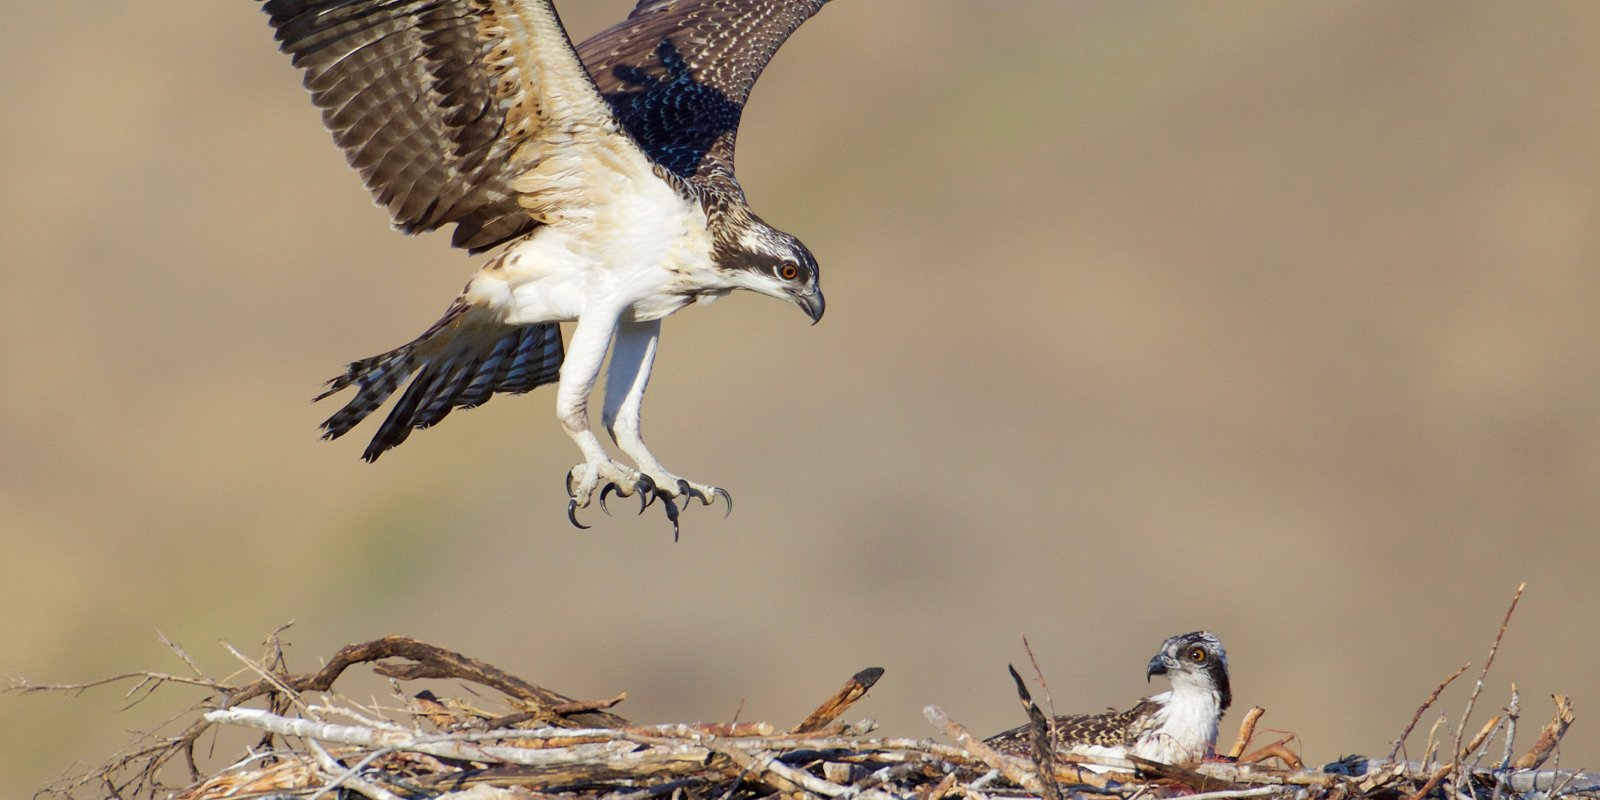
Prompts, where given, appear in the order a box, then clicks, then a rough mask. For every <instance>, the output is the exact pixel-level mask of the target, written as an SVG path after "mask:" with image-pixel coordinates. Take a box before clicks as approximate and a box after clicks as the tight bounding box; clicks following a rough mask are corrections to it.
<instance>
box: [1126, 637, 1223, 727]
mask: <svg viewBox="0 0 1600 800" xmlns="http://www.w3.org/2000/svg"><path fill="white" fill-rule="evenodd" d="M1156 675H1165V676H1167V679H1168V680H1170V681H1172V690H1173V692H1174V693H1183V692H1193V691H1199V692H1214V693H1215V694H1216V695H1217V697H1218V700H1219V701H1220V704H1221V707H1222V708H1223V709H1224V710H1226V709H1227V708H1228V706H1229V704H1231V703H1232V702H1233V692H1232V690H1231V689H1230V688H1229V686H1228V653H1227V651H1225V650H1223V649H1222V641H1221V640H1220V639H1218V638H1217V637H1216V635H1215V634H1213V633H1211V632H1209V631H1195V632H1193V633H1184V634H1179V635H1177V636H1173V637H1171V638H1169V639H1167V640H1166V641H1165V642H1162V643H1161V649H1160V650H1159V651H1158V652H1157V653H1156V654H1155V655H1154V656H1152V657H1151V658H1150V667H1149V669H1148V670H1146V672H1145V679H1146V680H1148V679H1150V678H1152V677H1155V676H1156Z"/></svg>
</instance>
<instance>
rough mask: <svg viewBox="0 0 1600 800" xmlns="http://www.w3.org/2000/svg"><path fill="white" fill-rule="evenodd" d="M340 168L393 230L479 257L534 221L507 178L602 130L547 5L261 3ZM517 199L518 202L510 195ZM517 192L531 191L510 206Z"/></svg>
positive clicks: (354, 0) (406, 0)
mask: <svg viewBox="0 0 1600 800" xmlns="http://www.w3.org/2000/svg"><path fill="white" fill-rule="evenodd" d="M263 10H265V11H266V12H267V14H268V15H269V16H270V17H271V22H272V27H273V28H274V29H275V30H276V31H277V38H278V41H279V43H280V45H281V46H282V48H283V50H284V51H285V52H286V53H288V54H290V55H291V56H292V57H293V62H294V65H295V66H297V67H299V68H301V69H302V70H304V71H305V85H306V88H307V89H309V90H310V91H311V97H312V100H313V101H314V102H315V103H316V105H317V106H318V107H319V108H321V109H322V119H323V122H324V123H325V124H326V125H327V126H328V129H329V130H330V131H331V132H332V133H333V137H334V140H335V141H337V142H338V144H339V147H341V148H342V149H343V150H344V152H345V155H346V156H347V157H348V159H349V161H350V165H351V166H352V167H354V168H355V169H356V170H357V171H358V172H360V173H361V179H362V180H363V181H364V182H365V183H366V185H367V189H368V190H370V191H371V192H372V194H373V197H375V198H376V199H377V201H378V202H379V203H380V204H381V205H383V206H384V207H385V208H387V209H388V210H389V214H390V216H391V217H392V219H393V221H394V224H395V226H396V227H397V228H399V229H401V230H403V231H405V232H406V233H417V232H420V231H429V230H434V229H436V228H439V227H442V226H444V225H449V224H452V223H453V224H454V225H455V226H456V227H455V233H454V236H453V237H452V243H453V244H455V245H456V246H457V247H464V248H466V249H468V250H472V251H478V250H483V249H487V248H489V247H492V246H494V245H496V244H499V243H501V242H504V241H506V240H508V239H511V238H514V237H516V236H518V235H521V234H524V233H527V232H528V231H530V230H532V229H533V228H534V227H536V225H537V224H538V221H537V220H536V219H534V218H532V217H530V215H529V212H528V211H527V210H525V209H524V206H526V205H538V204H539V202H540V201H539V199H538V198H537V197H536V196H537V195H538V194H540V190H541V189H542V188H544V187H539V186H532V187H530V186H525V185H520V184H519V185H518V186H517V187H515V188H514V187H513V185H512V184H513V182H514V181H515V179H516V178H517V177H518V176H519V175H522V174H524V173H525V172H527V170H528V168H529V167H530V166H532V165H533V164H534V163H537V161H539V160H540V159H541V157H543V156H545V155H548V154H549V152H550V151H551V150H554V149H558V148H559V147H561V146H562V145H563V144H564V143H565V142H567V141H570V139H571V134H572V133H573V131H574V129H575V128H578V127H583V126H590V127H592V126H593V124H594V122H595V121H596V120H604V121H605V122H606V123H607V124H609V125H613V126H614V125H615V120H614V119H613V118H612V116H611V115H610V114H609V113H608V111H607V110H606V108H605V105H604V103H603V101H602V100H601V99H600V97H599V96H598V94H597V93H596V90H595V87H594V84H593V82H592V81H590V79H589V76H588V73H587V72H586V71H585V70H584V69H583V66H582V64H581V63H579V61H578V59H577V57H576V55H575V53H574V52H573V48H572V43H571V42H570V41H569V40H568V39H567V34H566V31H565V29H563V28H562V26H561V22H560V20H559V19H558V18H557V16H556V12H555V10H554V9H553V8H552V7H551V5H550V3H549V2H548V0H545V1H544V2H528V1H527V0H522V1H521V2H518V1H517V0H267V2H266V3H265V4H264V5H263ZM519 189H520V190H521V191H520V192H519V191H518V190H519ZM519 195H531V196H534V197H528V198H524V199H522V200H520V201H519Z"/></svg>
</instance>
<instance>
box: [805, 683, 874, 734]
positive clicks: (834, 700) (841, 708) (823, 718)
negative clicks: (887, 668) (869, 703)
mask: <svg viewBox="0 0 1600 800" xmlns="http://www.w3.org/2000/svg"><path fill="white" fill-rule="evenodd" d="M882 677H883V668H882V667H868V668H866V669H864V670H861V671H860V672H857V673H856V674H855V675H852V676H851V677H850V680H848V681H845V683H844V686H842V687H840V689H839V691H837V692H834V694H833V696H832V697H830V698H828V699H827V700H825V701H823V703H822V705H820V706H817V710H815V711H813V712H811V714H810V715H808V716H807V717H806V718H805V719H804V720H802V721H801V722H800V724H799V725H796V726H794V728H793V729H792V730H790V731H789V732H790V733H815V732H817V731H820V730H822V729H823V728H826V727H828V725H830V724H832V722H833V721H834V720H836V719H838V718H839V715H841V714H843V713H844V712H845V711H846V710H847V709H849V708H850V706H851V705H853V704H854V703H855V702H856V701H857V700H860V699H861V698H862V697H863V696H865V695H866V693H867V690H868V689H871V688H872V685H873V684H875V683H877V682H878V679H879V678H882Z"/></svg>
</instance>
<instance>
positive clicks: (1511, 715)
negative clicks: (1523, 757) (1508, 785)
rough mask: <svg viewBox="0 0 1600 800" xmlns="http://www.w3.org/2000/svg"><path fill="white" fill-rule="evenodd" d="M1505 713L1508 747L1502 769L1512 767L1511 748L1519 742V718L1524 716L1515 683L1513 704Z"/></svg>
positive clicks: (1501, 757)
mask: <svg viewBox="0 0 1600 800" xmlns="http://www.w3.org/2000/svg"><path fill="white" fill-rule="evenodd" d="M1505 712H1506V746H1505V750H1504V751H1503V752H1502V753H1501V755H1500V768H1501V769H1505V768H1507V767H1510V766H1511V748H1512V747H1514V746H1515V745H1516V741H1517V717H1518V716H1521V714H1522V706H1521V701H1520V699H1519V698H1518V696H1517V684H1516V682H1515V681H1513V682H1512V683H1511V702H1509V703H1507V704H1506V708H1505ZM1496 788H1498V787H1496Z"/></svg>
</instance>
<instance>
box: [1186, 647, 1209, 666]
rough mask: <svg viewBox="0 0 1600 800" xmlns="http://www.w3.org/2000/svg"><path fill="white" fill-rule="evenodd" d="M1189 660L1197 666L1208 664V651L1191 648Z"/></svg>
mask: <svg viewBox="0 0 1600 800" xmlns="http://www.w3.org/2000/svg"><path fill="white" fill-rule="evenodd" d="M1189 660H1190V661H1193V662H1194V663H1196V664H1204V663H1206V649H1205V648H1204V647H1194V648H1190V650H1189Z"/></svg>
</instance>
